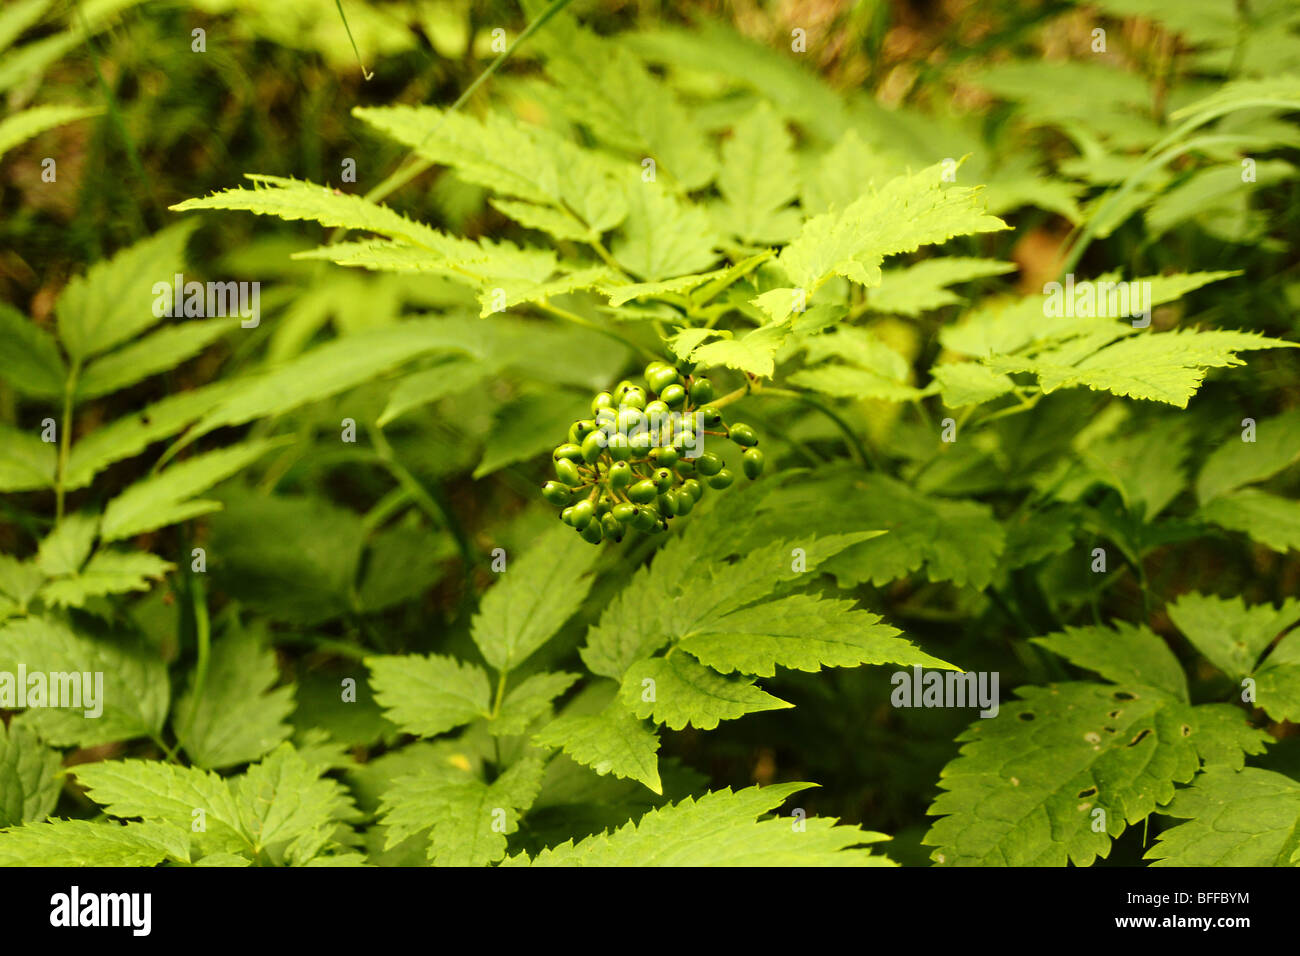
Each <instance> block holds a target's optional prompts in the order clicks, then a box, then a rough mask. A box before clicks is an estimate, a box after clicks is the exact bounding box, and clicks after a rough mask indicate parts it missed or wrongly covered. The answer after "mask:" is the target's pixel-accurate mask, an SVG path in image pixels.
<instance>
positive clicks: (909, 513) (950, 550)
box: [755, 471, 1006, 588]
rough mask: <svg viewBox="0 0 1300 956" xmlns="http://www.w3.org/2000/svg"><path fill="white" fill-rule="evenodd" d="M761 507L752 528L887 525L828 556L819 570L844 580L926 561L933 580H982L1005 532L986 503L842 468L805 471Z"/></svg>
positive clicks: (889, 576) (878, 578)
mask: <svg viewBox="0 0 1300 956" xmlns="http://www.w3.org/2000/svg"><path fill="white" fill-rule="evenodd" d="M759 514H760V515H761V516H762V517H763V521H762V522H761V523H759V524H758V525H757V527H756V529H755V534H768V533H770V534H779V535H792V534H797V533H799V532H800V531H801V530H804V529H809V528H836V527H868V528H881V529H885V530H887V531H888V533H887V534H883V535H880V536H879V537H876V538H873V539H872V540H869V541H864V542H862V543H860V544H856V545H854V546H853V547H851V548H847V549H845V551H844V552H843V553H841V554H838V555H836V556H835V557H834V558H832V559H830V560H829V561H828V562H827V565H826V568H825V570H827V571H828V572H830V573H831V574H834V575H835V577H836V579H837V580H838V581H839V583H840V585H841V586H842V587H849V586H851V585H853V584H855V583H857V582H859V581H871V582H872V583H874V584H877V585H880V584H885V583H887V582H889V581H892V580H894V579H895V578H899V577H902V576H903V575H906V574H909V573H912V572H915V571H919V570H921V569H922V568H924V570H925V574H926V576H927V577H928V578H929V579H930V580H931V581H953V582H955V583H956V584H959V585H965V584H969V585H971V586H973V587H977V588H983V587H985V586H986V585H987V584H988V583H989V582H990V581H992V580H993V576H994V574H995V573H996V571H997V570H998V567H999V562H1000V559H1001V555H1002V552H1003V550H1004V548H1005V547H1006V533H1005V531H1004V530H1003V529H1002V526H1001V525H1000V524H999V523H998V521H997V520H996V519H995V518H994V517H993V513H992V512H991V511H990V510H989V508H988V507H987V506H986V505H984V504H982V503H979V502H975V501H953V500H949V499H944V498H938V497H934V496H931V495H925V494H922V493H920V492H918V491H915V490H913V489H912V488H910V487H908V486H907V485H906V484H904V483H903V482H900V481H896V480H894V479H892V478H889V477H887V476H885V475H880V474H869V475H863V474H861V473H860V472H859V473H857V474H854V473H852V472H847V471H841V472H840V473H838V474H836V473H834V472H827V473H825V474H824V476H823V477H821V478H819V479H811V478H805V479H802V480H801V481H800V482H798V483H797V484H795V485H793V486H791V487H790V488H788V489H783V490H781V491H779V492H777V493H775V494H773V495H772V496H771V497H770V498H768V499H766V500H765V501H763V502H762V503H760V505H759ZM850 522H851V524H850ZM805 533H806V532H805Z"/></svg>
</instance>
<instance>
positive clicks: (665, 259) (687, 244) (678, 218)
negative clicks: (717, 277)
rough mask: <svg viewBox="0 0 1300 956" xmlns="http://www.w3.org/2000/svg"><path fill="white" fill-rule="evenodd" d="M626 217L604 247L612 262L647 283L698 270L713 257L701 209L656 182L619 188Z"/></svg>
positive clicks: (710, 234)
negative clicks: (608, 249)
mask: <svg viewBox="0 0 1300 956" xmlns="http://www.w3.org/2000/svg"><path fill="white" fill-rule="evenodd" d="M623 196H624V199H625V201H626V202H627V209H628V213H627V219H626V221H624V223H623V225H622V228H621V229H620V230H619V232H618V235H617V236H616V237H615V238H614V242H613V245H612V246H611V247H610V254H611V255H613V257H614V258H615V260H617V262H618V264H619V265H620V266H622V267H623V268H624V269H627V270H628V271H629V272H630V273H632V274H633V275H634V276H636V277H637V278H638V279H643V280H647V281H653V280H658V279H670V278H673V277H674V276H682V275H687V274H688V273H696V272H701V271H703V270H705V269H707V268H708V267H709V266H711V265H712V264H713V263H714V261H715V260H716V259H717V256H716V255H715V254H714V252H713V249H714V246H716V245H717V241H718V237H717V236H716V235H715V234H714V233H713V227H712V224H711V223H710V222H709V218H708V216H707V215H706V214H705V213H704V211H703V210H701V209H699V208H697V207H695V206H692V205H689V204H687V203H685V202H683V201H681V200H679V199H678V198H677V197H676V196H674V195H673V194H672V193H670V192H669V191H668V190H667V189H665V188H664V187H663V186H661V185H658V184H656V183H643V182H640V181H639V180H635V181H631V182H628V183H626V184H625V185H624V187H623Z"/></svg>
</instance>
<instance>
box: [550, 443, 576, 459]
mask: <svg viewBox="0 0 1300 956" xmlns="http://www.w3.org/2000/svg"><path fill="white" fill-rule="evenodd" d="M551 458H552V459H553V460H555V461H559V460H560V459H561V458H567V459H569V461H578V460H579V459H581V458H582V447H581V446H579V445H575V444H573V442H565V443H564V444H563V445H560V446H559V447H558V448H556V449H555V451H553V452H551Z"/></svg>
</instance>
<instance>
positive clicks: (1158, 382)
mask: <svg viewBox="0 0 1300 956" xmlns="http://www.w3.org/2000/svg"><path fill="white" fill-rule="evenodd" d="M1295 347H1296V343H1294V342H1284V341H1283V340H1281V339H1270V338H1267V337H1266V336H1263V335H1260V334H1259V333H1256V332H1234V331H1225V330H1218V331H1208V332H1201V331H1189V330H1175V331H1171V332H1158V333H1154V334H1145V335H1131V336H1128V337H1127V338H1123V339H1121V340H1120V341H1118V342H1114V343H1113V344H1110V345H1106V346H1105V347H1103V348H1101V349H1099V350H1096V351H1092V350H1088V352H1087V353H1086V357H1084V358H1082V359H1081V360H1078V361H1074V362H1069V361H1068V360H1067V361H1066V362H1060V361H1056V360H1054V359H1053V358H1052V357H1050V356H1049V357H1048V358H1046V359H1035V360H1033V361H1029V362H1025V363H1023V364H1021V365H1020V370H1023V371H1028V372H1033V373H1034V374H1036V375H1037V376H1038V383H1039V386H1040V387H1041V388H1042V389H1043V391H1044V392H1048V393H1050V392H1054V391H1056V390H1057V389H1060V388H1073V387H1082V386H1086V387H1087V388H1090V389H1092V390H1093V391H1098V392H1102V391H1104V392H1111V393H1113V394H1115V395H1121V396H1126V397H1128V398H1140V399H1145V400H1147V401H1152V402H1164V403H1166V404H1169V405H1175V406H1177V407H1178V408H1186V407H1187V402H1188V400H1189V399H1190V398H1191V397H1192V396H1193V395H1194V394H1196V391H1197V389H1199V388H1200V386H1201V383H1202V381H1204V379H1205V374H1206V372H1207V371H1208V370H1209V369H1211V368H1223V367H1230V366H1234V365H1244V364H1245V360H1244V359H1241V358H1238V357H1237V352H1239V351H1246V350H1249V349H1272V348H1295ZM1070 358H1074V356H1070Z"/></svg>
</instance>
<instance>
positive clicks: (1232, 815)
mask: <svg viewBox="0 0 1300 956" xmlns="http://www.w3.org/2000/svg"><path fill="white" fill-rule="evenodd" d="M1161 812H1162V813H1164V814H1167V815H1168V816H1171V817H1174V818H1176V819H1180V820H1186V821H1187V822H1186V823H1181V824H1179V825H1177V826H1175V827H1172V828H1169V829H1166V830H1162V831H1161V832H1160V833H1158V834H1157V836H1156V839H1157V841H1158V842H1157V843H1156V845H1155V846H1153V847H1151V849H1149V850H1147V853H1146V859H1149V860H1154V861H1155V862H1154V863H1152V864H1151V865H1152V866H1296V865H1297V864H1300V858H1298V853H1300V783H1296V781H1294V780H1292V779H1291V778H1290V777H1287V776H1284V775H1283V774H1280V773H1274V772H1273V771H1271V770H1261V769H1259V768H1258V767H1247V768H1245V769H1244V770H1240V771H1237V772H1235V773H1234V772H1232V771H1230V770H1209V771H1207V772H1205V773H1203V774H1201V775H1200V776H1199V777H1197V778H1196V780H1195V782H1194V783H1193V784H1192V786H1190V787H1188V788H1187V789H1185V790H1180V791H1178V794H1177V796H1175V797H1174V800H1173V803H1171V804H1170V805H1169V806H1168V807H1166V808H1165V809H1164V810H1162V811H1161Z"/></svg>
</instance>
